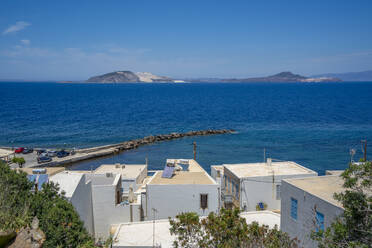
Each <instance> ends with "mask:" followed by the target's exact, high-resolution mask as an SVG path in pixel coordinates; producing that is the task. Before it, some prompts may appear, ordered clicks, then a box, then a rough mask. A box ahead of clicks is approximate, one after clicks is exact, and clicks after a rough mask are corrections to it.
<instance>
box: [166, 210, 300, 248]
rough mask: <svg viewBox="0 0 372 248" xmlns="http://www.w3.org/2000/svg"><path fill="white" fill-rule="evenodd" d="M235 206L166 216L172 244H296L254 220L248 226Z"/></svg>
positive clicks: (251, 247) (250, 247)
mask: <svg viewBox="0 0 372 248" xmlns="http://www.w3.org/2000/svg"><path fill="white" fill-rule="evenodd" d="M239 213H240V211H239V210H238V209H234V210H226V209H221V211H220V213H219V214H215V213H210V214H209V215H208V217H207V218H203V219H201V220H200V219H199V216H198V215H197V214H196V213H183V214H180V215H178V216H176V219H175V220H172V219H170V220H169V222H170V225H171V228H170V232H171V234H173V235H176V240H175V242H174V247H185V248H192V247H201V248H212V247H217V248H230V247H233V248H235V247H242V248H255V247H262V248H265V247H266V248H269V247H270V248H274V247H284V248H285V247H291V248H292V247H297V242H296V241H295V240H291V239H290V238H289V236H288V235H287V234H286V233H283V232H281V231H279V230H278V229H277V227H275V228H273V229H270V228H269V227H268V226H265V225H263V226H260V225H259V224H258V223H257V222H253V223H252V224H250V225H248V224H247V223H246V221H245V219H244V218H242V217H240V216H239Z"/></svg>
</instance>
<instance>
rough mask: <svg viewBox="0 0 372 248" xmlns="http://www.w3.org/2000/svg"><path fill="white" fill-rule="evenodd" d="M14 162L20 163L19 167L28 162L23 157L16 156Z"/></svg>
mask: <svg viewBox="0 0 372 248" xmlns="http://www.w3.org/2000/svg"><path fill="white" fill-rule="evenodd" d="M12 162H13V163H15V164H18V166H19V168H22V166H23V165H24V164H25V163H26V161H25V159H24V158H22V157H14V158H12Z"/></svg>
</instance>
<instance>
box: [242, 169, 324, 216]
mask: <svg viewBox="0 0 372 248" xmlns="http://www.w3.org/2000/svg"><path fill="white" fill-rule="evenodd" d="M310 176H317V174H316V173H314V174H302V175H283V176H275V178H274V180H273V177H272V176H265V177H254V178H252V177H250V178H246V179H240V185H241V186H240V208H241V209H243V210H244V205H245V204H246V209H245V211H256V205H257V204H258V203H259V202H264V203H266V204H267V209H268V210H276V209H280V198H279V199H277V194H276V190H277V189H276V186H277V185H281V181H282V179H286V178H287V179H288V178H302V177H310ZM273 181H274V183H273ZM280 191H282V189H281V188H280Z"/></svg>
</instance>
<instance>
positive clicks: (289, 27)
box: [0, 0, 372, 80]
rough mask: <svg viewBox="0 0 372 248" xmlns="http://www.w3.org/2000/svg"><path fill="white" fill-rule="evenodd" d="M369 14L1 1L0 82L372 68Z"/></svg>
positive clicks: (328, 7) (359, 3) (301, 4)
mask: <svg viewBox="0 0 372 248" xmlns="http://www.w3.org/2000/svg"><path fill="white" fill-rule="evenodd" d="M371 13H372V1H370V0H365V1H363V0H354V1H351V0H337V1H336V0H335V1H332V0H319V1H310V0H309V1H299V0H293V1H285V0H281V1H278V0H275V1H249V0H245V1H238V0H236V1H233V0H231V1H218V0H214V1H209V0H199V1H193V0H187V1H177V0H172V1H162V0H157V1H153V0H152V1H151V0H148V1H142V0H133V1H127V0H120V1H109V0H107V1H102V0H89V1H67V0H63V1H51V0H46V1H41V0H38V1H30V0H24V1H18V0H2V1H1V3H0V79H30V80H81V79H86V78H88V77H90V76H92V75H97V74H101V73H106V72H110V71H116V70H132V71H150V72H153V73H155V74H160V75H167V76H172V77H176V78H177V77H246V76H247V77H249V76H261V75H268V74H274V73H277V72H280V71H287V70H289V71H293V72H295V73H300V74H303V75H312V74H318V73H326V72H349V71H363V70H371V69H372V14H371Z"/></svg>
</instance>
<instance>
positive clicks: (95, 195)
mask: <svg viewBox="0 0 372 248" xmlns="http://www.w3.org/2000/svg"><path fill="white" fill-rule="evenodd" d="M86 176H87V178H88V179H90V180H91V185H92V206H93V216H94V230H95V232H94V234H95V238H96V239H99V238H101V239H102V240H106V239H107V238H108V237H109V235H110V227H111V225H112V224H118V223H123V222H132V221H140V220H141V197H138V199H137V198H135V199H134V200H133V202H131V203H127V202H123V201H122V197H121V175H120V174H112V173H106V174H86Z"/></svg>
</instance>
